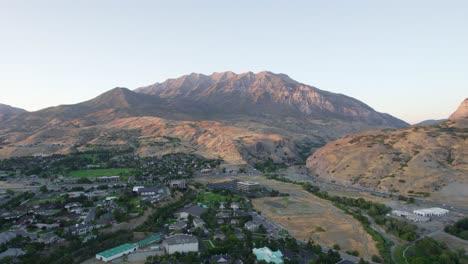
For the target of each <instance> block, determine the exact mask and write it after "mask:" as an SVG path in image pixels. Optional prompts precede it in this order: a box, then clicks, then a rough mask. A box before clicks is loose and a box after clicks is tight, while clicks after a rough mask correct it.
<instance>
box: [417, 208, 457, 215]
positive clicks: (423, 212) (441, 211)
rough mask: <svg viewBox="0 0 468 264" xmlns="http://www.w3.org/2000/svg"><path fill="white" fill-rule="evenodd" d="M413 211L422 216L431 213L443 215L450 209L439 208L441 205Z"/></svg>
mask: <svg viewBox="0 0 468 264" xmlns="http://www.w3.org/2000/svg"><path fill="white" fill-rule="evenodd" d="M413 213H414V214H415V215H421V216H431V215H435V216H441V215H446V214H448V213H449V210H447V209H443V208H439V207H432V208H425V209H418V210H414V211H413Z"/></svg>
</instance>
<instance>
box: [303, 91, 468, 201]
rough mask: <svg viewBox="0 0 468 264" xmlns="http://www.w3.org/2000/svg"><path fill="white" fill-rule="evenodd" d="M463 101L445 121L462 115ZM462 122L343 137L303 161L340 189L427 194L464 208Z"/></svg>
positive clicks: (467, 133) (467, 128)
mask: <svg viewBox="0 0 468 264" xmlns="http://www.w3.org/2000/svg"><path fill="white" fill-rule="evenodd" d="M465 102H466V100H465V101H464V103H462V106H461V108H462V110H460V108H459V109H458V110H457V111H456V112H455V113H454V115H452V116H451V119H453V118H454V116H455V117H457V118H458V117H459V116H460V113H463V111H464V110H463V108H464V107H465V106H464V105H465ZM465 109H466V108H465ZM462 116H463V115H462ZM465 116H466V115H465ZM466 121H468V118H467V117H465V118H460V119H455V120H450V121H446V122H444V123H442V124H437V125H426V126H412V127H408V128H403V129H397V130H389V129H386V130H377V131H367V132H363V133H359V134H355V135H351V136H347V137H344V138H341V139H338V140H336V141H332V142H329V143H327V144H326V145H325V146H324V147H322V148H320V149H319V150H317V151H316V152H315V153H314V154H313V155H311V156H310V157H309V158H308V159H307V167H308V168H309V169H310V171H311V172H313V173H314V174H316V175H318V176H319V177H323V178H326V179H329V180H335V181H337V182H340V183H344V184H356V185H361V186H365V187H368V188H373V189H376V190H381V191H386V192H393V193H395V194H402V195H416V196H427V195H429V197H428V199H434V200H440V201H444V202H447V201H449V202H451V203H457V204H459V205H463V206H466V201H467V200H468V177H467V175H468V159H467V157H468V145H467V140H466V139H467V137H468V123H467V122H466Z"/></svg>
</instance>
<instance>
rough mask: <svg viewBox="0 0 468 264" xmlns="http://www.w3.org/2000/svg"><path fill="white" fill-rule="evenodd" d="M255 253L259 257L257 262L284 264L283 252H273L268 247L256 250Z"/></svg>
mask: <svg viewBox="0 0 468 264" xmlns="http://www.w3.org/2000/svg"><path fill="white" fill-rule="evenodd" d="M252 251H253V253H254V254H255V256H256V257H257V260H265V261H266V262H268V263H271V262H272V263H276V264H282V263H283V259H282V257H283V254H282V253H281V251H279V250H277V251H272V250H271V249H269V248H268V247H263V248H254V249H253V250H252Z"/></svg>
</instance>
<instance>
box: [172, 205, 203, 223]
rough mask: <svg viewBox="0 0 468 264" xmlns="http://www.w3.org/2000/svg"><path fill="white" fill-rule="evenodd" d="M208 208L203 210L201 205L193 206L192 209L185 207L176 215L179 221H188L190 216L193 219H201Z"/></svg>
mask: <svg viewBox="0 0 468 264" xmlns="http://www.w3.org/2000/svg"><path fill="white" fill-rule="evenodd" d="M206 210H207V209H206V208H203V207H201V206H199V205H192V206H190V207H185V208H182V209H180V210H178V211H177V212H176V213H175V216H176V217H178V218H179V219H185V220H187V219H188V216H189V215H191V216H193V217H198V218H200V217H201V215H202V214H203V213H204V212H205V211H206Z"/></svg>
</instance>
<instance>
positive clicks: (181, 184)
mask: <svg viewBox="0 0 468 264" xmlns="http://www.w3.org/2000/svg"><path fill="white" fill-rule="evenodd" d="M169 186H170V187H171V188H175V189H185V188H187V183H186V182H185V180H174V181H171V182H170V183H169Z"/></svg>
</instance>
